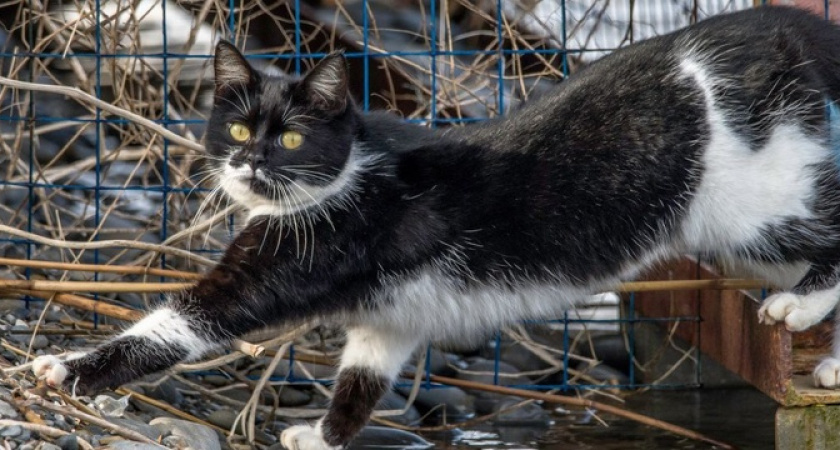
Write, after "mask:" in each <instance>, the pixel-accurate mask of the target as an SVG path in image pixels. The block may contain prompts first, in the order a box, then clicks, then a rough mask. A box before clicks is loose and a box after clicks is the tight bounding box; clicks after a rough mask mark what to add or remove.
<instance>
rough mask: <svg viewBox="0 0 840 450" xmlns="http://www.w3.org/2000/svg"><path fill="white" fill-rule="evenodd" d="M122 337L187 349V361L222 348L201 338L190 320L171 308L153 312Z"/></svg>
mask: <svg viewBox="0 0 840 450" xmlns="http://www.w3.org/2000/svg"><path fill="white" fill-rule="evenodd" d="M121 336H135V337H143V338H147V339H149V340H151V341H153V342H155V343H157V344H160V345H163V346H167V347H170V346H179V347H182V348H185V349H187V351H188V352H189V354H188V356H187V358H186V359H187V360H194V359H197V358H200V357H202V356H203V355H205V354H207V353H208V352H210V351H212V350H216V349H218V348H220V345H219V344H218V343H216V342H210V341H207V340H205V339H202V338H201V337H199V336H198V335H197V334H196V333H195V331H194V330H193V329H192V328H191V327H190V321H189V318H187V317H184V316H182V315H181V314H179V313H178V312H177V311H174V310H172V309H171V308H161V309H158V310H156V311H154V312H152V313H151V314H149V315H148V316H146V317H145V318H143V320H141V321H139V322H137V323H136V324H134V326H132V327H131V328H129V329H127V330H125V332H123V333H122V335H121Z"/></svg>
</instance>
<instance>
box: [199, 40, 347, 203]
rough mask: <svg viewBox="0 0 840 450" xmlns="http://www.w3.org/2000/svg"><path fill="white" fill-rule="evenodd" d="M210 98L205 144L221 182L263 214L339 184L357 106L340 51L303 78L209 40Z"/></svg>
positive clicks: (315, 198)
mask: <svg viewBox="0 0 840 450" xmlns="http://www.w3.org/2000/svg"><path fill="white" fill-rule="evenodd" d="M214 68H215V83H216V87H215V97H214V105H213V111H212V113H211V115H210V119H209V122H208V125H207V133H206V136H205V145H206V148H207V151H208V154H209V159H210V164H213V165H214V168H215V169H216V173H217V174H218V177H219V184H220V186H221V188H222V189H223V190H224V191H225V192H226V193H227V194H228V195H229V196H230V197H231V198H232V199H233V200H234V201H236V202H238V203H240V204H242V205H243V206H245V207H246V208H249V209H250V210H251V212H252V215H253V214H254V212H255V211H259V213H265V214H288V213H290V212H294V211H296V210H300V209H304V208H307V207H309V206H312V205H315V204H319V203H322V202H323V201H324V200H326V199H327V198H329V197H331V196H333V195H336V194H338V193H341V191H342V190H343V189H346V184H347V183H348V178H349V177H352V175H353V173H352V172H353V169H354V167H353V166H354V157H353V153H354V151H353V139H354V130H355V126H356V112H355V108H354V106H353V105H352V101H351V100H350V98H349V95H348V92H347V84H348V80H347V65H346V61H345V59H344V56H343V55H342V54H341V53H332V54H330V55H328V56H327V57H325V58H324V59H322V60H321V61H320V62H319V63H318V64H317V65H316V66H315V67H314V68H312V70H310V71H309V72H308V73H306V74H305V75H304V76H302V77H292V76H272V75H267V74H265V73H260V72H257V71H256V70H254V68H253V67H252V66H251V65H250V64H248V62H247V61H246V60H245V58H244V57H243V56H242V54H241V53H239V51H238V50H237V49H236V48H235V47H234V46H233V45H231V44H229V43H227V42H220V43H219V44H218V45H217V46H216V55H215V61H214Z"/></svg>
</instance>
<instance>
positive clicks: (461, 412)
mask: <svg viewBox="0 0 840 450" xmlns="http://www.w3.org/2000/svg"><path fill="white" fill-rule="evenodd" d="M412 383H413V380H409V379H407V378H403V379H401V380H400V384H401V385H400V386H397V387H396V388H395V389H396V390H397V392H399V393H400V394H402V395H403V396H404V397H408V396H409V395H410V394H411V387H412V386H411V385H412ZM414 405H415V406H416V407H417V410H418V411H420V413H421V414H423V415H427V419H431V420H433V421H434V422H435V423H442V422H445V423H452V422H463V421H465V420H468V419H472V418H473V417H475V409H474V408H473V399H472V398H471V397H470V396H469V395H468V394H467V393H466V392H464V391H463V390H462V389H459V388H457V387H445V388H438V389H424V388H423V387H422V386H421V388H420V390H419V391H418V392H417V398H416V399H415V400H414Z"/></svg>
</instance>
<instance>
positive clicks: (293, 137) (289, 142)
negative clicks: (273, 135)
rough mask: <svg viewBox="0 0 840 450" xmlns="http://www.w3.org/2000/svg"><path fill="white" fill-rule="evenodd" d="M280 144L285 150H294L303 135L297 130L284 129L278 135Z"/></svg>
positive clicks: (298, 145) (301, 140)
mask: <svg viewBox="0 0 840 450" xmlns="http://www.w3.org/2000/svg"><path fill="white" fill-rule="evenodd" d="M280 144H282V145H283V147H284V148H286V149H287V150H294V149H296V148H298V147H300V145H301V144H303V135H302V134H300V133H298V132H297V131H286V132H285V133H283V134H282V135H281V136H280Z"/></svg>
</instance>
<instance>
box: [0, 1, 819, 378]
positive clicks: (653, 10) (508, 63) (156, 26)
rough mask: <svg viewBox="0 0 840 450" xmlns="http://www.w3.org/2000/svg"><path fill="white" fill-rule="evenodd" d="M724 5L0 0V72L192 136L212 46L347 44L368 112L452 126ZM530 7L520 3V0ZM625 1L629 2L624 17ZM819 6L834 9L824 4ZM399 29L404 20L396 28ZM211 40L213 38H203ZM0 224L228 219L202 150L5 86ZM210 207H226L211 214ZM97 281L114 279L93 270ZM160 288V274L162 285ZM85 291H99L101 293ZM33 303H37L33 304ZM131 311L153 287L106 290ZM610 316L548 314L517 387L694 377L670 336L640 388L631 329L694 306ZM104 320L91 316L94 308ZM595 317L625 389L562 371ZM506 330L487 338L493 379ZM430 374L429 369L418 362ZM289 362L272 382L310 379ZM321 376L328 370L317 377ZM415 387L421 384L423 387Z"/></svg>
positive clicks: (318, 48) (29, 253)
mask: <svg viewBox="0 0 840 450" xmlns="http://www.w3.org/2000/svg"><path fill="white" fill-rule="evenodd" d="M751 3H752V2H751V1H750V0H741V1H735V0H727V1H723V0H721V1H712V0H710V1H699V0H696V1H684V2H681V1H676V0H673V1H672V0H661V1H647V2H645V1H636V2H632V1H629V0H628V1H627V2H613V3H612V4H611V3H610V2H608V1H604V2H602V1H593V2H584V1H577V2H575V1H572V0H554V1H542V2H521V3H519V2H515V1H513V0H497V1H492V2H487V1H483V2H482V1H478V2H469V1H462V0H448V1H447V0H431V1H425V0H419V1H418V0H402V1H398V2H384V1H374V0H363V1H344V2H342V1H316V0H311V1H301V0H294V1H276V2H270V1H265V2H262V1H261V2H253V1H250V0H244V1H240V2H237V1H234V0H229V1H223V0H208V1H192V0H179V1H175V0H173V1H169V0H137V1H126V0H115V1H107V0H85V1H75V2H64V3H57V2H50V3H42V1H41V0H20V1H18V2H7V3H5V4H4V6H0V22H2V24H3V27H4V28H5V31H0V39H2V41H0V51H2V53H0V61H2V64H0V69H2V75H3V76H6V77H9V78H12V79H18V80H24V81H30V82H37V83H42V84H46V85H52V86H60V85H65V86H74V87H78V88H79V89H80V90H81V91H83V92H87V93H89V94H92V95H94V96H95V97H96V98H99V99H102V100H104V101H106V102H108V103H111V104H114V105H116V106H119V107H121V108H124V109H126V110H129V111H132V112H134V113H136V114H138V115H140V116H143V117H148V118H151V119H153V120H154V122H155V123H157V124H159V125H161V126H164V127H166V128H167V129H169V130H171V131H173V132H175V133H178V134H180V135H183V136H185V137H187V138H190V139H197V138H199V137H200V136H201V134H202V131H203V126H204V119H205V117H206V114H207V112H208V109H209V104H208V96H207V93H208V92H209V90H208V87H209V86H210V85H211V84H212V80H211V78H210V76H211V74H210V72H208V70H207V69H208V68H209V67H210V65H209V64H208V62H209V60H210V59H211V57H212V55H211V54H210V50H211V49H212V42H213V40H214V39H216V38H220V37H221V38H226V39H230V40H233V41H235V42H236V43H237V44H238V45H239V46H240V48H243V47H244V48H245V49H246V53H247V54H248V58H249V59H250V60H251V61H252V62H253V63H255V64H257V65H259V66H261V67H269V66H271V67H274V70H284V71H287V72H291V73H301V72H302V71H305V70H306V68H307V67H309V66H310V65H311V63H312V61H314V60H317V59H319V58H321V57H323V56H324V55H325V54H327V52H328V51H329V50H330V49H333V48H336V47H343V48H345V49H346V56H347V58H348V60H349V64H350V67H351V72H352V76H353V86H352V89H353V91H354V94H355V95H356V96H357V98H358V99H359V105H360V106H361V107H362V108H363V109H365V110H369V109H380V108H390V109H394V110H396V111H397V112H398V113H399V114H402V115H403V116H404V117H405V120H407V121H411V122H415V123H418V124H423V125H428V126H433V127H434V126H454V125H459V124H461V123H465V122H473V121H480V120H484V119H486V118H488V117H492V116H494V115H497V114H503V113H504V112H505V111H508V110H510V109H511V108H515V107H516V106H517V105H518V104H519V103H520V102H521V101H523V100H526V99H527V98H528V97H530V96H535V95H537V96H538V95H539V94H540V93H541V92H543V91H544V90H545V89H548V88H550V87H551V86H553V85H555V84H556V83H558V82H561V80H562V79H563V77H565V76H567V75H568V74H569V73H570V72H573V71H574V70H575V68H576V67H578V66H580V65H582V64H585V63H586V62H587V61H589V60H591V59H593V58H596V57H598V56H601V55H603V54H605V53H606V52H608V51H609V50H611V49H612V48H613V47H614V46H616V45H624V44H627V43H629V42H631V41H633V40H638V39H641V38H644V37H648V36H650V35H653V34H657V33H662V32H667V31H670V30H672V29H675V28H679V27H681V26H684V25H687V24H688V23H690V22H692V21H694V20H697V19H698V18H702V17H703V16H706V15H712V14H715V13H717V12H720V11H725V10H732V9H738V8H743V7H749V6H751ZM528 5H530V6H528ZM631 5H635V6H634V8H635V9H630V8H631ZM823 8H824V13H825V15H826V17H827V18H828V16H829V11H830V9H829V1H828V0H825V1H824V5H823ZM400 27H401V28H400ZM208 37H209V38H210V39H209V41H208ZM0 108H2V109H0V133H2V139H0V145H1V146H2V150H0V162H1V163H2V164H1V165H0V169H2V174H0V223H2V224H6V225H7V226H10V227H13V228H16V229H19V230H23V231H25V232H27V233H32V234H35V235H39V236H47V237H51V238H54V239H59V240H67V241H90V242H96V241H101V240H108V239H128V240H136V241H142V242H147V243H151V244H165V245H169V246H173V247H177V248H182V249H189V250H190V251H191V252H194V253H195V254H198V255H207V256H208V257H211V258H212V257H213V256H214V255H216V254H218V253H219V252H220V250H221V249H222V248H224V243H225V242H226V240H227V239H229V237H230V235H231V234H232V233H234V232H235V229H236V226H237V223H238V221H239V219H238V218H237V217H238V216H237V215H236V214H235V213H227V212H228V211H226V210H225V207H226V205H225V204H224V202H223V201H222V200H216V201H210V202H208V203H207V204H206V205H204V206H202V202H204V201H205V200H206V199H207V198H210V197H212V186H209V185H208V184H207V183H206V182H205V181H204V180H203V179H202V172H201V165H200V156H199V155H196V154H194V153H192V152H190V151H188V150H186V149H185V148H183V147H182V146H179V145H176V144H173V143H172V142H171V141H170V140H167V139H162V138H161V137H160V136H158V135H155V134H153V133H151V132H150V131H149V130H148V129H146V128H144V127H141V126H138V125H137V123H136V122H135V121H134V120H128V119H124V118H120V117H117V116H115V115H112V114H109V113H107V112H106V111H103V110H102V109H101V108H98V107H94V106H92V105H90V104H89V103H86V102H84V101H78V100H75V99H72V98H70V97H66V96H63V95H60V94H55V93H49V92H34V91H29V90H23V89H13V88H9V87H0ZM220 211H221V213H220ZM0 252H2V256H5V257H18V258H26V259H46V260H51V261H70V262H75V261H78V262H89V263H94V264H111V263H121V264H141V265H148V266H153V267H154V266H159V267H170V268H182V269H186V270H195V269H196V268H198V265H196V264H195V263H194V262H191V261H188V260H186V259H184V258H178V257H173V256H168V255H166V254H162V253H158V252H154V251H148V250H143V249H131V248H128V249H125V248H122V249H114V248H101V249H88V250H85V249H72V248H62V247H56V246H54V245H44V244H43V243H39V242H36V241H34V240H32V239H30V238H29V237H26V236H24V237H22V236H21V235H12V234H8V233H6V234H0ZM12 273H13V275H14V276H17V277H19V278H26V279H30V278H32V277H43V276H48V277H50V278H61V279H74V278H73V277H75V276H78V275H75V274H72V273H68V272H58V271H52V272H46V273H42V272H39V271H35V270H33V269H26V270H20V271H13V272H12ZM85 279H92V280H108V279H113V276H111V275H109V274H104V273H95V274H93V275H91V276H90V278H85ZM161 280H163V279H161ZM97 298H98V297H97ZM31 299H32V300H33V301H41V300H42V299H37V298H34V297H32V298H31ZM102 300H107V301H110V302H116V303H119V304H126V305H129V306H132V307H143V306H148V304H149V303H150V302H154V301H155V300H156V297H155V296H149V297H142V296H137V295H117V296H103V297H102ZM620 309H621V310H622V313H620V314H619V312H618V311H619V306H617V305H612V306H608V307H601V308H600V309H599V308H593V311H601V312H604V311H607V312H608V314H609V313H610V311H612V313H613V314H614V316H612V317H609V316H608V317H605V316H603V315H601V316H598V315H595V316H592V317H581V316H579V315H578V313H573V312H570V313H567V314H566V315H565V316H564V317H563V318H560V319H558V320H553V321H549V322H546V323H544V324H543V326H544V327H545V325H546V324H547V325H548V327H549V328H551V329H553V330H554V331H555V334H554V336H555V339H559V340H560V342H559V343H558V342H555V344H554V347H555V349H556V350H558V352H557V353H556V355H559V356H558V358H559V360H560V361H562V369H561V370H560V372H559V373H560V375H559V377H555V378H554V381H552V382H549V383H546V384H527V385H519V386H518V387H522V388H528V389H546V390H549V389H551V390H554V389H558V390H570V389H589V388H598V389H603V388H639V387H653V386H655V387H660V388H662V387H670V388H673V387H686V386H697V385H699V383H700V369H701V368H700V365H699V363H697V361H698V360H699V358H698V355H697V351H696V350H695V349H693V348H680V347H679V344H677V343H674V342H663V346H667V347H670V346H674V348H679V351H681V352H684V354H685V355H688V357H687V358H684V359H685V361H688V362H689V363H692V362H693V363H692V364H694V366H693V369H692V370H693V371H694V373H695V376H694V380H693V381H686V380H684V379H683V380H680V381H677V382H670V381H669V380H668V379H665V380H660V381H658V382H653V381H651V380H646V381H642V377H640V376H639V370H640V369H643V367H642V366H640V365H637V364H636V358H635V356H636V355H635V354H634V352H635V349H636V342H635V341H636V330H637V328H638V327H639V325H640V324H642V323H650V322H668V323H669V324H670V325H669V326H674V324H678V323H680V322H688V323H692V322H698V321H700V320H701V318H700V317H698V316H690V317H680V318H644V317H637V316H636V314H635V307H634V295H633V294H630V295H629V296H627V297H626V298H625V301H624V302H622V304H621V307H620ZM90 318H91V320H93V321H94V322H95V323H99V322H100V320H101V318H100V317H98V316H97V315H96V314H91V315H90ZM603 325H606V326H607V327H606V328H607V329H608V331H605V332H604V333H613V334H615V335H617V336H621V339H623V340H624V346H625V348H626V350H627V352H628V353H629V362H628V363H627V367H617V368H616V369H617V370H619V371H622V372H624V373H625V374H626V376H627V379H626V381H625V382H608V383H606V384H593V383H590V382H586V381H582V380H578V379H576V378H575V377H574V375H572V374H571V373H570V371H569V370H567V369H568V368H569V367H571V366H572V363H573V361H570V355H572V354H573V353H574V351H575V348H576V347H579V346H578V345H576V343H575V340H576V339H579V337H580V336H581V335H582V334H581V333H580V330H582V329H584V328H598V327H599V326H603ZM502 336H503V334H502V333H501V332H499V333H497V334H496V336H495V338H492V339H491V341H492V343H494V345H491V346H490V347H489V348H493V349H494V350H493V352H492V355H489V356H491V357H492V359H493V360H494V362H495V363H494V375H493V378H494V381H495V382H497V383H498V382H499V377H500V373H499V366H500V360H501V355H500V353H501V351H502V348H503V346H504V342H503V338H502ZM427 367H428V362H427ZM294 373H295V371H294V369H292V371H291V373H290V376H289V377H288V378H283V380H288V381H294V382H302V383H309V382H312V380H308V379H304V378H301V377H296V376H295V375H294ZM317 381H319V382H325V383H327V382H329V380H317ZM427 386H428V387H431V386H432V384H430V383H427Z"/></svg>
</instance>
